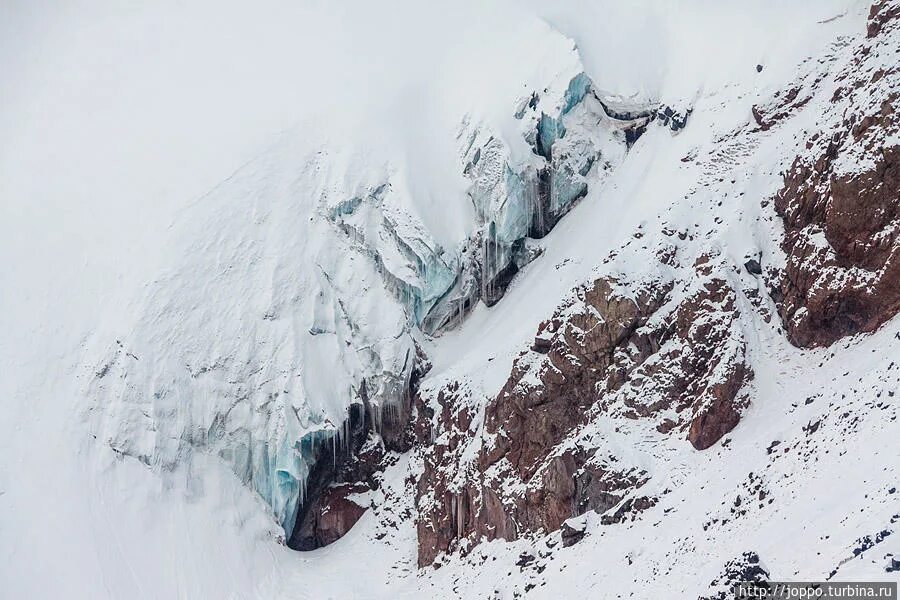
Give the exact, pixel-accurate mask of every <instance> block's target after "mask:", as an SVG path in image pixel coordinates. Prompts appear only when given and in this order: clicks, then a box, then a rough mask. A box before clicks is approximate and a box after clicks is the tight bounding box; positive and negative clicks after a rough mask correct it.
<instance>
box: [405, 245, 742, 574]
mask: <svg viewBox="0 0 900 600" xmlns="http://www.w3.org/2000/svg"><path fill="white" fill-rule="evenodd" d="M725 268H726V264H725V262H724V261H723V260H722V259H721V258H719V257H717V258H714V257H711V256H709V255H704V256H702V257H700V258H699V259H698V260H697V261H696V264H695V265H694V267H693V268H692V269H691V272H693V273H694V277H695V278H694V279H693V280H692V281H690V282H689V283H679V284H677V285H676V283H675V282H674V281H672V280H667V279H664V278H663V279H652V280H647V281H643V282H625V281H620V280H617V279H615V278H611V277H605V278H599V279H597V280H595V281H594V282H593V284H591V285H588V286H585V287H582V288H580V289H579V290H577V293H576V294H575V296H574V298H573V299H571V300H570V301H568V302H567V303H565V304H564V305H563V306H561V307H560V308H559V309H558V310H557V311H556V312H555V314H554V315H553V316H552V317H551V318H550V319H548V320H547V321H545V322H544V323H542V324H541V326H540V328H539V330H538V332H537V335H536V338H535V344H534V346H533V347H532V349H530V350H529V351H526V352H524V353H523V354H521V355H520V356H519V358H518V359H516V361H515V362H514V363H513V368H512V372H511V374H510V377H509V379H508V381H507V383H506V384H505V385H504V387H503V389H502V390H501V392H500V393H499V395H498V396H497V397H496V398H495V399H493V400H491V401H489V402H486V403H484V408H483V414H480V410H481V409H479V408H478V407H479V405H480V403H479V402H478V401H477V399H476V400H475V401H473V399H472V398H468V397H467V396H466V395H467V391H466V390H465V388H464V387H460V386H458V385H456V384H451V385H450V386H449V387H448V388H446V389H444V390H441V391H440V392H439V393H438V394H437V398H436V401H437V405H438V406H439V410H438V411H437V415H436V419H435V420H436V434H437V435H436V437H435V441H434V445H433V446H432V447H431V448H426V449H425V451H424V460H425V462H424V473H423V475H422V477H421V479H420V481H419V487H418V496H419V521H418V525H417V527H418V536H419V563H420V565H426V564H430V563H431V562H432V561H433V560H434V559H435V558H436V557H437V556H438V555H439V554H440V553H441V552H445V551H453V550H457V549H459V550H466V549H467V548H468V547H470V546H471V545H472V544H473V543H476V542H477V541H478V540H480V539H482V538H484V539H488V540H491V539H496V538H501V539H506V540H514V539H517V538H518V537H520V536H522V535H525V534H527V533H530V532H538V531H544V532H550V531H554V530H556V529H559V528H560V527H561V526H562V524H563V523H564V522H565V521H566V520H567V519H569V518H571V517H573V516H576V515H579V514H582V513H584V512H586V511H589V510H593V511H597V512H600V513H605V514H604V515H603V522H604V523H605V524H613V523H617V522H621V521H622V520H623V519H632V518H635V515H637V514H638V513H640V512H641V511H643V510H646V509H647V508H649V507H651V506H653V505H654V504H655V503H656V501H657V499H656V498H655V497H652V496H646V495H641V494H640V492H639V490H640V488H641V487H642V486H643V485H644V484H645V483H646V482H647V481H648V479H649V476H648V474H647V473H646V472H644V471H642V470H641V469H640V468H638V467H635V466H632V465H627V464H622V463H621V461H620V460H619V459H618V458H617V457H615V456H609V455H603V454H602V453H598V452H597V451H596V446H595V445H594V446H592V445H591V443H590V441H589V437H588V436H582V435H580V434H579V430H581V429H583V428H584V427H585V426H588V425H589V424H590V422H591V420H592V419H593V418H595V416H596V415H597V414H600V413H602V414H606V415H608V416H614V417H617V418H622V419H629V420H633V419H650V420H653V421H655V422H656V423H657V424H656V431H657V432H658V434H659V435H671V434H673V433H676V432H677V433H680V434H681V435H684V436H685V437H686V438H687V440H689V441H690V443H691V444H693V446H694V447H695V448H696V449H698V450H702V449H705V448H708V447H709V446H711V445H713V444H714V443H715V442H716V441H718V440H719V439H721V437H722V436H723V435H724V434H726V433H727V432H728V431H730V430H731V429H732V428H733V427H734V426H735V425H736V424H737V422H738V420H739V418H740V413H741V410H742V409H743V407H745V406H746V404H747V401H748V399H747V397H746V396H744V395H741V388H742V387H743V385H744V383H746V381H747V380H749V379H750V378H751V377H752V371H751V369H750V367H749V365H748V363H747V361H746V358H745V347H744V342H743V333H742V329H741V326H740V323H739V318H738V313H737V309H736V306H735V292H734V290H733V289H732V287H731V286H730V284H729V283H728V277H727V275H725V274H724V273H723V270H724V269H725Z"/></svg>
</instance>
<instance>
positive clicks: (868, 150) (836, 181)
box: [775, 1, 900, 347]
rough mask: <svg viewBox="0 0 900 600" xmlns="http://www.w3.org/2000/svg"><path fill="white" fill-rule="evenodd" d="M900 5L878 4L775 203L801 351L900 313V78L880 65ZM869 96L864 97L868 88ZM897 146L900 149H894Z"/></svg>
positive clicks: (787, 304)
mask: <svg viewBox="0 0 900 600" xmlns="http://www.w3.org/2000/svg"><path fill="white" fill-rule="evenodd" d="M898 24H900V3H898V2H896V1H892V2H880V3H877V4H876V5H874V6H873V7H872V10H871V13H870V17H869V27H868V36H869V38H872V39H871V40H867V41H866V43H865V44H863V45H862V46H861V47H860V48H859V49H858V51H857V53H856V55H855V61H854V63H853V64H852V65H851V68H848V69H847V70H846V71H845V72H843V73H841V74H840V75H838V77H837V79H838V81H839V82H841V83H842V85H841V87H840V88H839V89H838V90H837V91H836V92H835V94H834V96H833V97H832V107H831V110H830V111H829V112H828V113H827V114H826V115H825V116H824V118H823V119H822V122H824V123H826V124H827V123H831V124H832V127H831V128H830V129H823V130H822V131H819V132H817V133H815V134H814V135H813V136H812V137H811V138H810V140H809V141H808V142H807V150H806V151H805V152H804V153H802V154H801V155H800V156H798V157H797V158H796V160H795V161H794V163H793V165H792V166H791V168H790V170H789V171H788V172H787V174H786V175H785V177H784V187H783V188H782V189H781V191H780V192H779V193H778V195H777V196H776V198H775V208H776V210H777V211H778V213H779V215H781V217H782V219H783V221H784V226H785V239H784V242H783V244H782V246H783V248H784V250H785V252H786V253H787V264H786V268H785V270H784V273H783V275H782V278H781V281H780V285H779V288H780V294H781V296H782V297H783V302H782V303H781V305H780V307H779V308H780V312H781V316H782V319H783V320H784V324H785V328H786V329H787V333H788V337H789V339H790V340H791V342H792V343H794V344H795V345H797V346H804V347H812V346H826V345H829V344H831V343H832V342H834V341H835V340H837V339H840V338H841V337H844V336H846V335H852V334H855V333H861V332H871V331H874V330H875V329H877V328H878V327H879V326H880V325H881V324H882V323H884V322H885V321H887V320H888V319H890V318H891V317H893V316H894V315H895V314H897V312H898V310H900V238H898V232H900V146H898V145H897V144H896V139H897V137H896V136H897V134H898V131H900V116H898V110H900V94H898V92H897V91H896V90H897V89H898V87H900V71H898V69H897V68H896V67H894V68H892V69H888V70H885V69H884V68H883V67H881V66H879V65H878V64H877V63H876V62H875V60H876V59H875V58H874V57H877V56H878V55H879V52H893V51H894V50H893V49H892V48H890V40H889V39H883V38H885V37H886V36H887V34H888V33H891V32H893V31H895V30H896V29H897V28H898V26H900V25H898ZM862 90H864V91H862ZM891 139H893V140H894V142H893V143H892V142H890V140H891Z"/></svg>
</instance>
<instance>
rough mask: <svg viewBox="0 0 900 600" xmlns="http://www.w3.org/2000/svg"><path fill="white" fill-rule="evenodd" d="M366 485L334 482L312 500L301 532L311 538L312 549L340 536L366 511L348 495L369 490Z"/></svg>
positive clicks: (306, 537) (329, 542)
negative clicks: (308, 516) (312, 502)
mask: <svg viewBox="0 0 900 600" xmlns="http://www.w3.org/2000/svg"><path fill="white" fill-rule="evenodd" d="M368 489H369V488H368V486H365V485H359V484H356V485H352V484H346V483H343V484H337V485H333V486H331V487H329V488H328V489H327V490H325V492H323V493H322V495H320V496H319V497H318V498H316V500H315V506H313V507H311V510H310V511H309V515H310V518H309V519H307V520H306V521H304V523H303V529H304V531H301V532H300V535H301V536H302V537H303V538H304V539H309V540H311V545H313V547H315V548H321V547H322V546H327V545H328V544H331V543H333V542H335V541H337V540H338V539H340V538H342V537H343V536H344V534H345V533H347V532H348V531H350V528H351V527H353V525H355V524H356V522H357V521H358V520H359V518H360V517H361V516H362V515H363V513H364V512H366V508H365V507H364V506H360V505H359V504H358V503H356V502H354V501H353V500H352V499H351V498H350V497H351V496H352V495H353V494H356V493H360V492H365V491H368Z"/></svg>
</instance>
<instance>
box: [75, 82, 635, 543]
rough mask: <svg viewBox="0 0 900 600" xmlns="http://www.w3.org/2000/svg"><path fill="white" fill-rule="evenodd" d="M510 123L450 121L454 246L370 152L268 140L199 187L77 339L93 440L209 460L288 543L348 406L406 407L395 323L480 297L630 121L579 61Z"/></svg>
mask: <svg viewBox="0 0 900 600" xmlns="http://www.w3.org/2000/svg"><path fill="white" fill-rule="evenodd" d="M515 117H516V123H517V124H518V127H519V130H518V132H517V135H518V136H520V137H519V139H516V140H509V139H504V138H503V136H501V135H500V134H499V133H498V132H496V131H494V130H492V128H491V127H489V126H487V125H485V124H484V123H481V122H473V121H471V120H470V119H465V120H464V121H463V125H462V128H461V130H460V133H459V137H458V140H457V141H458V143H459V145H460V158H461V165H460V169H461V171H462V173H463V174H464V176H465V177H467V178H468V180H469V181H470V182H471V183H470V187H469V189H468V198H465V197H460V198H458V199H457V200H456V201H458V202H459V203H460V210H461V211H462V210H464V209H465V210H469V209H468V207H466V203H471V205H472V207H473V208H474V212H473V213H472V214H474V221H473V222H472V223H470V225H469V228H468V229H469V232H470V233H469V234H468V236H467V237H466V238H465V239H462V240H460V241H458V242H457V244H456V246H455V247H450V248H444V247H442V246H441V244H439V243H438V242H437V241H436V237H435V236H434V235H432V233H431V232H429V230H428V228H427V227H426V226H425V225H424V224H423V222H422V220H421V219H420V218H419V217H418V216H417V215H415V214H412V213H411V212H410V210H409V207H415V205H416V199H415V198H412V197H410V192H409V191H408V190H407V189H406V187H404V185H403V184H402V182H399V181H397V174H396V172H395V171H394V170H393V169H392V168H390V166H389V164H390V161H389V158H390V157H384V158H383V161H384V162H383V164H381V165H379V166H372V164H373V161H372V160H371V158H369V157H365V156H360V155H353V154H351V153H350V152H349V151H347V150H336V149H334V148H330V147H327V148H325V149H323V150H320V151H319V152H316V153H313V154H310V153H309V152H308V151H307V150H299V149H298V148H299V147H300V146H301V145H300V144H297V143H296V142H292V139H291V136H290V135H286V136H285V138H284V139H283V140H282V141H281V142H279V143H278V144H276V145H275V146H274V147H273V148H272V149H270V150H269V151H268V152H266V153H265V154H264V155H262V156H260V157H259V158H257V159H256V160H254V161H252V162H251V163H250V164H248V165H246V166H245V167H243V168H242V169H241V170H239V171H238V172H237V173H236V174H235V175H234V176H232V177H231V178H229V179H228V180H227V181H225V182H223V183H222V184H220V185H219V186H218V187H217V188H215V189H214V190H212V191H211V192H210V193H209V194H207V195H206V196H205V197H204V198H202V199H201V200H200V201H198V202H197V203H196V204H195V205H194V206H192V207H191V208H190V209H188V210H187V211H186V212H185V213H184V214H183V215H182V216H181V217H180V219H179V220H178V223H177V224H176V226H175V227H176V233H177V235H175V236H173V237H174V239H176V240H182V242H181V243H180V245H179V246H178V247H174V248H172V249H171V250H170V254H171V261H170V263H169V264H172V265H177V266H176V267H174V268H173V269H171V270H164V271H163V272H161V273H160V275H159V277H158V278H157V279H156V280H155V281H153V282H152V283H151V284H150V285H149V286H148V287H147V289H146V293H145V294H143V295H142V296H141V297H138V298H136V299H135V300H134V305H133V307H131V309H130V311H129V314H131V315H133V318H132V321H131V322H127V323H120V324H118V326H117V328H116V329H115V330H114V331H110V332H102V333H98V334H96V335H95V336H94V343H95V344H97V345H99V348H100V349H99V351H98V352H99V355H100V358H99V359H98V360H97V361H96V363H95V364H94V365H92V366H91V374H90V377H89V379H90V381H89V383H88V384H87V390H86V395H87V397H88V398H90V403H89V404H88V406H87V408H86V414H87V415H88V416H89V417H90V419H91V420H92V422H93V424H94V429H95V432H96V435H97V436H98V438H100V439H101V440H102V441H103V442H104V443H106V444H108V445H109V446H110V447H112V448H113V449H114V450H115V451H116V452H117V453H119V454H120V455H123V456H130V457H134V458H137V459H139V460H140V461H142V462H144V463H145V464H147V465H151V466H153V467H156V468H160V469H163V470H166V471H173V472H174V471H175V470H176V469H175V467H176V466H178V465H179V464H182V463H185V462H189V461H190V460H191V457H192V455H193V453H194V452H197V451H202V452H208V453H213V454H215V455H218V456H219V457H220V458H221V459H222V460H223V461H224V462H225V463H227V464H228V465H229V467H230V468H231V469H232V470H233V472H234V473H235V474H236V475H237V476H238V477H239V478H240V479H241V480H242V481H243V482H244V483H246V484H247V485H248V486H250V487H251V488H252V489H253V490H255V491H256V492H257V493H258V494H259V495H260V496H261V497H262V498H263V499H264V500H265V501H266V503H268V504H269V506H270V507H271V509H272V511H273V513H274V517H275V519H276V520H277V521H278V522H279V523H280V524H281V525H282V527H283V528H284V530H285V534H286V536H287V537H288V538H289V537H290V535H291V532H292V528H293V526H294V523H295V520H296V515H297V512H298V508H299V507H300V506H301V505H302V504H303V502H304V499H305V493H306V488H305V486H306V480H307V478H308V477H309V474H310V472H311V470H312V468H313V466H314V464H315V462H316V461H317V460H320V459H327V455H328V454H329V453H330V454H335V453H337V452H338V451H339V450H338V448H340V447H341V445H342V436H343V435H345V434H343V433H342V428H343V427H344V426H345V422H346V421H347V418H348V408H349V407H350V405H351V404H354V403H360V402H365V403H366V409H367V410H371V411H372V412H373V415H374V419H373V420H374V422H375V423H376V428H378V427H379V426H380V423H381V417H380V415H382V413H383V412H384V411H391V412H389V413H388V414H394V413H395V412H396V411H397V410H398V407H400V406H401V405H403V406H405V404H404V403H407V402H408V400H409V399H408V385H409V380H410V374H411V373H412V370H413V368H414V364H415V361H416V358H415V357H416V349H415V341H414V334H413V330H414V329H416V328H420V329H421V330H422V331H424V332H425V333H427V334H434V333H437V332H439V331H441V330H442V329H445V328H448V327H453V326H454V325H456V324H457V323H458V322H459V321H460V320H461V319H462V318H463V317H464V316H465V314H466V313H467V312H468V311H469V310H471V308H473V307H474V305H475V304H476V303H477V302H478V301H484V302H485V303H486V304H487V305H489V306H490V305H492V304H494V303H496V302H497V301H499V299H500V298H501V297H502V295H503V293H504V290H505V288H506V286H507V285H508V283H509V281H510V280H511V278H512V277H513V276H514V275H515V273H516V272H517V271H518V269H519V268H521V267H522V266H524V264H525V263H527V262H528V261H529V260H531V259H533V258H534V257H535V256H537V255H538V254H539V252H540V249H539V248H533V247H530V245H529V244H528V243H527V241H528V239H529V238H533V237H542V236H544V235H546V233H547V232H549V231H550V229H551V228H552V227H553V225H554V224H555V223H556V222H557V221H558V220H559V219H560V218H561V217H562V216H563V215H564V214H565V213H566V212H567V211H568V210H569V209H570V208H571V207H572V206H573V205H574V203H575V201H576V200H577V199H578V198H580V197H581V196H583V195H584V194H585V193H586V190H587V178H588V177H590V178H591V180H592V181H595V182H602V181H603V178H604V174H606V173H608V172H610V171H612V170H613V169H614V168H615V167H616V165H618V164H619V163H620V162H621V161H622V160H623V158H624V156H625V153H626V151H627V147H628V141H627V139H626V138H627V136H626V134H625V132H624V130H625V129H628V128H630V127H634V126H635V123H638V124H643V123H644V121H640V120H638V121H629V120H621V119H617V118H613V117H610V116H608V115H607V113H606V112H605V111H604V108H603V106H602V104H601V102H600V101H599V100H598V98H597V96H596V94H595V93H594V92H593V89H592V84H591V82H590V80H589V79H588V78H587V76H586V75H584V73H582V72H580V71H577V72H575V73H574V74H573V73H563V74H560V75H559V76H557V78H556V80H555V81H554V82H552V84H551V85H550V86H548V87H547V88H546V89H544V90H543V91H542V92H541V93H540V94H538V93H537V92H535V93H533V94H532V95H531V96H530V97H528V98H526V99H525V100H523V101H522V103H521V105H520V108H519V110H518V111H516V112H515ZM522 145H524V146H525V147H528V148H530V152H528V153H527V154H523V153H522V152H521V150H520V146H522ZM104 335H105V336H107V337H104ZM110 339H114V340H115V341H114V342H110ZM363 386H365V387H364V388H363ZM363 389H365V390H366V391H365V392H362V390H363ZM188 472H189V470H188Z"/></svg>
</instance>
